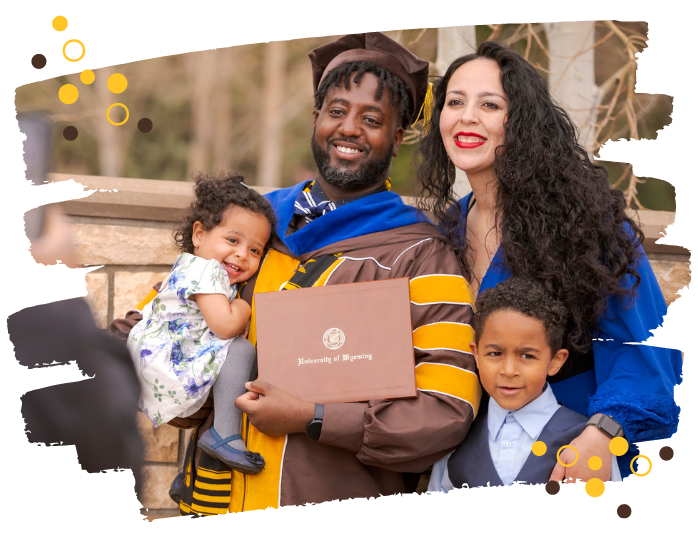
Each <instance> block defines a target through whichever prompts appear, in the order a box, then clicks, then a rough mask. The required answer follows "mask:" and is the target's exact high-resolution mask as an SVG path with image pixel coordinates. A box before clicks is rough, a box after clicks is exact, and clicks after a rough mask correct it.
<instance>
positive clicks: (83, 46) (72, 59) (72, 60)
mask: <svg viewBox="0 0 698 542" xmlns="http://www.w3.org/2000/svg"><path fill="white" fill-rule="evenodd" d="M73 42H75V43H79V44H80V47H82V54H81V55H80V58H70V57H69V56H68V55H66V54H65V48H66V47H68V44H69V43H73ZM63 56H64V57H65V59H66V60H68V61H70V62H77V61H78V60H82V57H84V56H85V44H84V43H82V42H81V41H80V40H68V41H66V42H65V45H64V46H63Z"/></svg>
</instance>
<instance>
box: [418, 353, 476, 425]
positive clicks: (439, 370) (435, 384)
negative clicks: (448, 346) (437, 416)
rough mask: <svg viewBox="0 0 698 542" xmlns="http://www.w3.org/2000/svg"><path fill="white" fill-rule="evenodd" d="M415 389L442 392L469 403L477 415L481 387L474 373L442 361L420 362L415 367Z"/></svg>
mask: <svg viewBox="0 0 698 542" xmlns="http://www.w3.org/2000/svg"><path fill="white" fill-rule="evenodd" d="M415 377H416V379H417V389H418V390H419V391H430V392H436V393H444V394H446V395H450V396H451V397H456V398H458V399H461V400H463V401H466V402H468V403H470V404H471V405H472V407H473V410H474V411H475V415H477V411H478V409H479V407H480V399H481V398H482V388H481V387H480V382H479V380H478V378H477V375H476V374H475V373H472V372H470V371H466V370H465V369H460V368H459V367H455V366H453V365H446V364H444V363H420V364H419V365H417V367H416V368H415Z"/></svg>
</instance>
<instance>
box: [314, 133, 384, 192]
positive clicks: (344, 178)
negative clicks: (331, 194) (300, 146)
mask: <svg viewBox="0 0 698 542" xmlns="http://www.w3.org/2000/svg"><path fill="white" fill-rule="evenodd" d="M310 147H311V148H312V150H313V159H314V160H315V163H316V164H317V169H318V172H319V173H320V175H321V176H322V178H323V179H325V180H326V181H327V183H328V184H330V185H332V186H334V187H335V188H340V189H342V190H349V191H351V192H359V191H361V190H365V189H367V188H371V187H373V186H377V185H378V184H380V183H381V181H385V179H384V178H383V177H384V175H385V172H386V171H388V168H389V167H390V164H391V162H392V160H393V146H392V145H391V147H390V148H389V149H388V150H387V151H386V153H385V154H384V155H383V156H376V157H375V158H372V159H369V160H367V161H366V162H364V163H363V164H362V165H360V166H359V168H357V169H348V168H347V167H346V166H341V165H340V166H331V165H330V153H329V152H327V150H325V149H321V148H320V147H319V146H318V145H317V144H316V142H315V129H313V136H312V138H311V139H310Z"/></svg>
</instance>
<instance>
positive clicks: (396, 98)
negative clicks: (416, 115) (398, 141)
mask: <svg viewBox="0 0 698 542" xmlns="http://www.w3.org/2000/svg"><path fill="white" fill-rule="evenodd" d="M365 73H372V74H373V75H375V76H376V77H377V78H378V90H376V100H377V101H380V100H381V98H382V97H383V89H384V88H386V87H387V88H388V89H389V90H390V104H391V105H392V106H397V109H398V113H399V114H400V118H401V119H402V120H401V126H402V127H403V128H404V129H407V127H408V126H409V124H410V117H412V96H411V95H410V92H409V90H408V89H407V85H406V84H405V83H404V81H403V80H402V79H400V78H399V77H398V76H397V75H394V74H393V73H392V72H390V71H388V70H386V69H385V68H384V67H383V66H378V65H376V64H374V63H373V62H370V61H368V60H354V61H352V62H345V63H344V64H340V65H339V66H337V67H336V68H334V69H333V70H331V71H330V73H328V74H327V76H326V77H325V79H323V81H322V83H320V86H319V87H318V89H317V92H316V93H315V109H317V110H318V111H319V110H320V109H321V108H322V104H323V102H324V101H325V96H326V95H327V91H328V90H329V89H330V87H332V86H335V87H339V85H341V84H344V88H346V89H347V90H349V85H350V84H351V83H352V82H353V83H354V84H355V85H357V84H359V82H360V81H361V77H363V75H364V74H365ZM352 74H355V75H354V77H353V78H352V77H351V75H352Z"/></svg>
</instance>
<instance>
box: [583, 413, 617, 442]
mask: <svg viewBox="0 0 698 542" xmlns="http://www.w3.org/2000/svg"><path fill="white" fill-rule="evenodd" d="M590 425H593V426H594V427H596V428H597V429H598V430H599V431H601V432H602V433H604V434H605V435H608V436H609V437H611V438H615V437H622V436H624V435H625V433H624V432H623V427H622V426H621V425H620V424H619V423H618V422H617V421H616V420H614V419H613V418H612V417H611V416H609V415H607V414H600V413H596V414H594V415H593V416H592V417H591V418H589V421H588V422H587V426H590Z"/></svg>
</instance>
